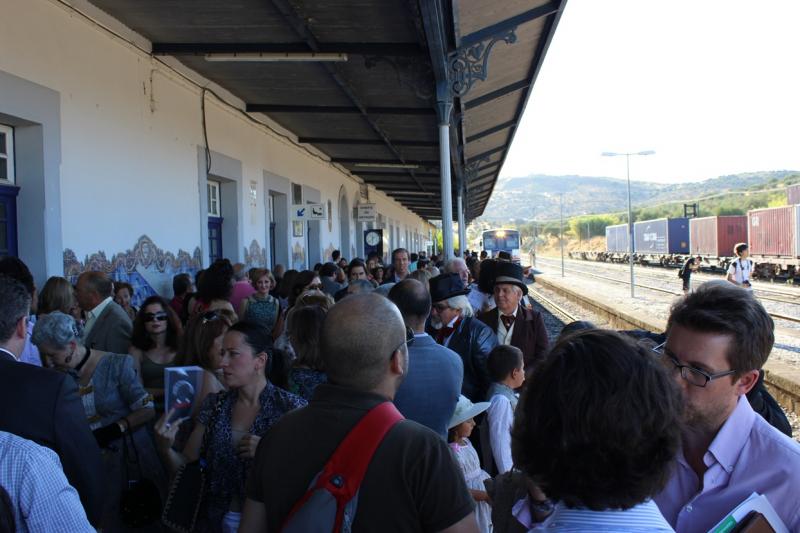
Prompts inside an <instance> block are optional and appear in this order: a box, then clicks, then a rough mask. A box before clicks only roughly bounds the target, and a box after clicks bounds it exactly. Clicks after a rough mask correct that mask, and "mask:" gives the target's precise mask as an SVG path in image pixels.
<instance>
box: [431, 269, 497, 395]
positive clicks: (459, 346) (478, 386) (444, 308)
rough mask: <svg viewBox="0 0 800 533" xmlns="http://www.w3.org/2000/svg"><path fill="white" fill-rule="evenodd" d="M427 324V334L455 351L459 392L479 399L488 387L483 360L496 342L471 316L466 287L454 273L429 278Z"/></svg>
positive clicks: (491, 334)
mask: <svg viewBox="0 0 800 533" xmlns="http://www.w3.org/2000/svg"><path fill="white" fill-rule="evenodd" d="M430 291H431V302H432V303H433V305H432V306H431V326H430V328H429V329H428V334H429V335H430V336H431V337H433V338H434V339H436V342H438V343H439V344H441V345H442V346H446V347H448V348H450V349H451V350H453V351H454V352H456V353H457V354H458V355H459V357H461V361H462V362H463V363H464V381H463V382H462V385H461V394H463V395H464V396H466V397H467V398H469V399H470V400H472V401H473V402H480V401H483V400H485V399H486V391H487V390H488V389H489V383H490V381H491V380H490V379H489V372H488V370H487V369H486V360H487V359H488V358H489V352H491V351H492V348H494V347H495V346H497V337H496V336H495V334H494V333H493V332H492V330H491V329H490V328H489V327H488V326H487V325H486V324H484V323H482V322H480V321H479V320H477V319H476V318H475V317H474V313H473V311H472V306H471V305H470V304H469V300H468V299H467V296H466V295H467V294H468V293H469V289H467V288H465V287H464V283H463V282H462V281H461V278H460V277H459V275H458V274H455V273H451V274H441V275H439V276H436V277H434V278H431V280H430Z"/></svg>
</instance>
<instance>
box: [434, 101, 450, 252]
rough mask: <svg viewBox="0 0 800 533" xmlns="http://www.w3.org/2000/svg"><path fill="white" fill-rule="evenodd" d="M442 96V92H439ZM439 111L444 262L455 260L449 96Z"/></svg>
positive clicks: (438, 106)
mask: <svg viewBox="0 0 800 533" xmlns="http://www.w3.org/2000/svg"><path fill="white" fill-rule="evenodd" d="M439 94H442V91H440V92H439ZM436 107H437V110H438V111H439V165H440V169H439V175H440V176H441V189H442V248H444V250H442V251H443V252H444V254H443V255H444V260H445V261H448V260H450V259H452V258H453V197H452V189H451V185H450V116H451V115H452V113H453V100H452V98H451V97H450V96H449V94H448V96H447V97H446V98H440V99H439V101H438V102H437V104H436Z"/></svg>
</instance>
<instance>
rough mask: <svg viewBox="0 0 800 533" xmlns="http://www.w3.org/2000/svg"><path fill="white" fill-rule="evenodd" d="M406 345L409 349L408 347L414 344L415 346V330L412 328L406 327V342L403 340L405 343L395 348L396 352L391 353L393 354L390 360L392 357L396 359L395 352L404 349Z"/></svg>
mask: <svg viewBox="0 0 800 533" xmlns="http://www.w3.org/2000/svg"><path fill="white" fill-rule="evenodd" d="M404 344H405V345H406V347H408V346H411V345H412V344H414V330H413V329H411V328H409V327H406V338H405V340H403V342H401V343H400V344H398V345H397V346H396V347H395V349H394V350H392V353H391V354H389V359H391V358H392V357H394V352H396V351H397V350H399V349H400V348H402V347H403V345H404Z"/></svg>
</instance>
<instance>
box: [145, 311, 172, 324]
mask: <svg viewBox="0 0 800 533" xmlns="http://www.w3.org/2000/svg"><path fill="white" fill-rule="evenodd" d="M142 317H143V318H144V321H145V322H165V321H166V320H167V313H165V312H164V311H161V312H160V313H145V314H144V315H142Z"/></svg>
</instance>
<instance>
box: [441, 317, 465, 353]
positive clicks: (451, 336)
mask: <svg viewBox="0 0 800 533" xmlns="http://www.w3.org/2000/svg"><path fill="white" fill-rule="evenodd" d="M459 318H461V317H460V316H456V317H455V318H454V319H453V320H451V321H450V323H449V324H447V327H448V328H452V327H453V324H455V323H456V321H457V320H458V319H459ZM453 333H455V330H453ZM453 333H451V334H450V335H449V336H448V337H447V338H446V339H445V340H444V346H448V345H449V344H450V339H452V338H453Z"/></svg>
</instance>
